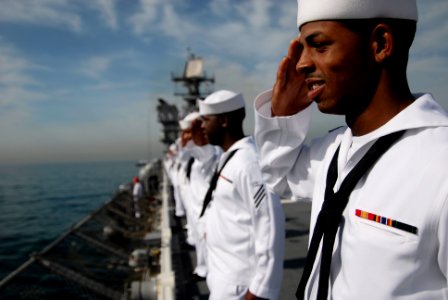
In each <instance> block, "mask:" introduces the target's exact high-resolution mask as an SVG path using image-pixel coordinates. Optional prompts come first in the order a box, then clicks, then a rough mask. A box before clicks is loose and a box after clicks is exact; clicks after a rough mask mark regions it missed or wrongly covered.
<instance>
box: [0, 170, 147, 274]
mask: <svg viewBox="0 0 448 300" xmlns="http://www.w3.org/2000/svg"><path fill="white" fill-rule="evenodd" d="M137 174H138V167H136V166H135V164H134V162H95V163H58V164H38V165H37V164H36V165H17V166H0V279H2V278H4V277H5V276H6V275H8V274H9V273H10V272H11V271H13V270H15V269H16V268H17V267H19V266H20V265H21V264H22V263H24V262H25V261H27V260H28V258H29V255H30V254H31V253H33V252H38V251H40V250H42V249H43V248H44V247H45V246H46V245H48V244H49V243H50V242H52V241H53V240H54V239H55V238H57V237H58V236H59V235H61V234H62V233H64V232H65V231H66V230H68V229H69V228H70V227H71V226H72V225H73V224H75V223H77V222H78V221H80V220H81V219H82V218H84V217H85V216H86V215H88V214H89V213H91V212H92V211H94V210H95V209H97V208H99V207H100V206H101V205H102V204H103V203H104V202H106V201H108V200H109V199H110V198H111V197H112V196H113V195H114V193H115V192H116V191H117V190H118V187H119V185H120V184H124V183H129V182H130V181H131V180H132V177H133V176H135V175H137Z"/></svg>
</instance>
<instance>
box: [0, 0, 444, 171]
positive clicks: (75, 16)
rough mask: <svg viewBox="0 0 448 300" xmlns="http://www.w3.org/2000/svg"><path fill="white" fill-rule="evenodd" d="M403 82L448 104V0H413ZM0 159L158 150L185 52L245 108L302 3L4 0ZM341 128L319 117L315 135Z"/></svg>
mask: <svg viewBox="0 0 448 300" xmlns="http://www.w3.org/2000/svg"><path fill="white" fill-rule="evenodd" d="M418 4H419V18H420V19H419V24H418V31H417V37H416V40H415V42H414V45H413V48H412V51H411V57H410V64H409V68H408V77H409V81H410V85H411V89H412V91H413V92H425V91H430V92H432V93H433V94H434V95H435V97H436V98H437V100H438V101H439V102H440V103H441V104H442V105H443V106H444V107H445V108H446V109H448V43H447V42H446V41H447V40H448V19H447V18H446V16H447V15H448V1H446V0H418ZM0 7H1V9H0V139H1V142H0V163H28V162H53V161H55V162H57V161H86V160H87V161H95V160H138V159H146V158H152V157H157V156H160V154H161V151H162V145H161V144H160V143H159V142H158V140H159V137H160V133H159V132H160V126H159V125H158V123H157V116H156V113H155V107H156V105H157V99H158V98H160V97H162V98H164V99H166V100H167V101H169V102H171V103H174V104H177V105H179V106H180V105H183V102H182V100H181V99H180V98H178V97H175V96H174V95H173V92H174V89H175V86H174V84H173V83H172V82H171V72H172V71H174V72H181V71H182V69H183V64H184V61H185V59H186V57H187V48H190V49H191V51H192V52H193V53H195V54H196V55H199V56H202V57H203V58H204V60H205V67H206V70H207V73H208V74H209V75H214V77H215V79H216V83H215V86H214V88H215V89H220V88H226V89H232V90H235V91H240V92H242V93H243V94H244V96H245V98H246V102H247V104H248V108H249V109H248V114H247V115H248V117H247V120H246V123H245V127H246V132H247V133H251V132H252V130H253V116H252V115H253V111H252V103H253V99H254V97H255V96H256V95H257V94H258V93H259V92H261V91H264V90H266V89H269V88H270V87H271V86H272V84H273V82H274V78H275V72H276V68H277V64H278V62H279V61H280V59H281V58H282V56H283V55H285V53H286V49H287V47H288V44H289V41H290V40H291V39H292V38H294V37H295V36H296V35H297V29H296V2H295V0H275V1H274V0H271V1H267V0H256V1H237V0H211V1H186V0H34V1H32V0H0ZM339 124H343V120H342V119H340V118H336V117H329V116H323V115H321V114H319V113H317V112H316V114H315V117H314V121H313V127H312V134H313V135H317V134H321V133H323V132H325V131H326V130H328V129H331V128H332V127H334V126H337V125H339Z"/></svg>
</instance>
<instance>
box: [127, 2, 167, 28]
mask: <svg viewBox="0 0 448 300" xmlns="http://www.w3.org/2000/svg"><path fill="white" fill-rule="evenodd" d="M160 3H161V1H160V0H140V9H139V10H138V12H137V13H136V14H134V15H132V16H131V17H130V18H129V23H130V24H131V26H132V31H133V32H134V33H135V34H137V35H143V34H144V33H145V32H147V31H148V30H150V28H151V27H152V23H153V22H154V21H155V20H156V18H157V12H158V7H159V5H160Z"/></svg>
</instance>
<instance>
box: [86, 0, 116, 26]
mask: <svg viewBox="0 0 448 300" xmlns="http://www.w3.org/2000/svg"><path fill="white" fill-rule="evenodd" d="M116 2H117V0H95V1H89V3H90V4H91V5H92V7H93V8H94V9H96V10H98V11H99V13H100V15H101V18H102V19H103V20H104V21H105V22H106V25H107V27H109V28H111V29H117V28H118V21H117V15H116V11H115V6H116Z"/></svg>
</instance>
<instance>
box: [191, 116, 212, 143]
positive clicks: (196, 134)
mask: <svg viewBox="0 0 448 300" xmlns="http://www.w3.org/2000/svg"><path fill="white" fill-rule="evenodd" d="M201 123H202V120H201V119H200V118H199V119H196V120H194V121H193V123H192V125H191V134H192V139H193V142H194V143H195V144H196V145H198V146H204V145H207V144H208V139H207V136H206V135H205V133H204V130H203V129H202V124H201Z"/></svg>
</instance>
